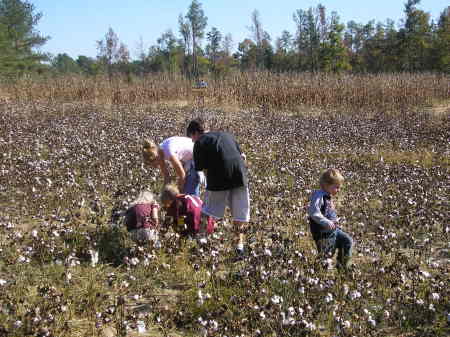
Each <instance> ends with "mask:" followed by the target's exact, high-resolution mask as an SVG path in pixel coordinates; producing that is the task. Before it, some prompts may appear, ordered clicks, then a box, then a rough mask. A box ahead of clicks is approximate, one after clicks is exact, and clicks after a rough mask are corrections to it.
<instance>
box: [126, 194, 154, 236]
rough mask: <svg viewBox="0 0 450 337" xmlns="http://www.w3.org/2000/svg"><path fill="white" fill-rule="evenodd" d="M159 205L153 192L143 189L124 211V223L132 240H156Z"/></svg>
mask: <svg viewBox="0 0 450 337" xmlns="http://www.w3.org/2000/svg"><path fill="white" fill-rule="evenodd" d="M158 211H159V205H158V204H157V202H156V201H155V198H154V196H153V193H151V192H149V191H144V192H141V193H140V194H139V196H138V197H137V199H136V200H135V201H133V202H132V203H131V204H130V206H129V208H128V210H127V211H126V212H125V225H126V227H127V229H128V231H129V232H130V235H131V238H132V239H133V241H135V242H138V243H145V242H149V241H153V242H155V243H156V242H157V241H158V227H159V217H158Z"/></svg>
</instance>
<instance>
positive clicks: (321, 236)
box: [308, 169, 353, 268]
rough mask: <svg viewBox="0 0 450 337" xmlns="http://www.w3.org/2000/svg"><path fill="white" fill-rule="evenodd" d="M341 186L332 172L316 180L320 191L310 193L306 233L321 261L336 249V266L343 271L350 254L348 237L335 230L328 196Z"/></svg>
mask: <svg viewBox="0 0 450 337" xmlns="http://www.w3.org/2000/svg"><path fill="white" fill-rule="evenodd" d="M343 183H344V177H343V176H342V175H341V173H340V172H339V171H338V170H336V169H328V170H326V171H325V172H324V173H323V174H322V176H321V177H320V187H321V189H320V190H317V191H314V192H313V194H312V196H311V198H310V204H309V208H308V215H309V222H310V230H311V234H312V236H313V239H314V241H315V242H316V246H317V250H318V252H319V255H320V256H321V257H322V258H331V257H333V255H334V253H335V251H336V249H337V250H338V256H337V267H338V268H347V267H348V265H349V261H350V258H351V255H352V246H353V240H352V238H351V237H350V236H349V235H348V234H347V233H345V232H344V231H342V230H341V229H340V228H339V227H338V222H339V218H338V217H337V215H336V209H335V208H334V204H333V199H332V197H333V196H335V195H336V194H337V193H338V192H339V189H340V187H341V185H342V184H343Z"/></svg>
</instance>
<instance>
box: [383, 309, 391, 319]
mask: <svg viewBox="0 0 450 337" xmlns="http://www.w3.org/2000/svg"><path fill="white" fill-rule="evenodd" d="M383 316H384V317H385V318H389V316H390V314H389V311H387V310H385V311H384V312H383Z"/></svg>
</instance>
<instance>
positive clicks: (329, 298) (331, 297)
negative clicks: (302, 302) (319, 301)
mask: <svg viewBox="0 0 450 337" xmlns="http://www.w3.org/2000/svg"><path fill="white" fill-rule="evenodd" d="M332 301H333V295H332V294H331V293H328V294H327V296H325V302H326V303H330V302H332Z"/></svg>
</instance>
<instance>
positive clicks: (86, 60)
mask: <svg viewBox="0 0 450 337" xmlns="http://www.w3.org/2000/svg"><path fill="white" fill-rule="evenodd" d="M76 63H77V65H78V67H79V68H80V69H81V71H82V72H83V73H84V74H86V75H97V74H98V73H100V72H101V64H100V63H98V62H96V60H94V59H93V58H91V57H87V56H84V55H80V56H78V58H77V60H76Z"/></svg>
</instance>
